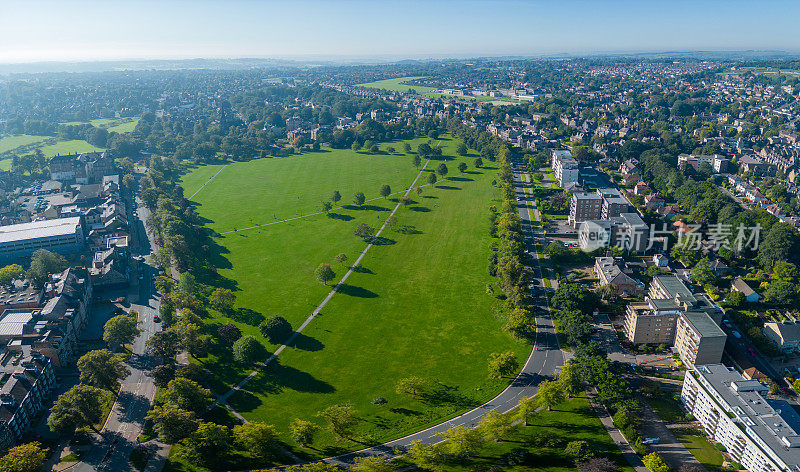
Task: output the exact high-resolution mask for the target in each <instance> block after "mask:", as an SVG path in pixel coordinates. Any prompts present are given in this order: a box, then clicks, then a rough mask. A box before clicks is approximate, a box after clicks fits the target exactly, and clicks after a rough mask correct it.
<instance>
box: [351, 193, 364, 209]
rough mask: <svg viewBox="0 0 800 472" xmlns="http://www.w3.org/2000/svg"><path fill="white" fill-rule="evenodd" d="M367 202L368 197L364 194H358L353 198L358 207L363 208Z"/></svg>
mask: <svg viewBox="0 0 800 472" xmlns="http://www.w3.org/2000/svg"><path fill="white" fill-rule="evenodd" d="M366 201H367V197H365V196H364V192H356V194H355V196H354V197H353V202H355V204H356V205H358V206H361V205H363V204H364V202H366Z"/></svg>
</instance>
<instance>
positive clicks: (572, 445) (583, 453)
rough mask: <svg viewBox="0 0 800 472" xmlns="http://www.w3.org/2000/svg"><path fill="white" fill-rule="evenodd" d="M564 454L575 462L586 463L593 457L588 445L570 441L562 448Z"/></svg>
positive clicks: (582, 442)
mask: <svg viewBox="0 0 800 472" xmlns="http://www.w3.org/2000/svg"><path fill="white" fill-rule="evenodd" d="M564 454H566V455H567V456H569V457H571V458H572V460H574V461H575V462H581V461H587V460H589V459H591V458H592V456H594V453H593V452H592V449H591V448H590V447H589V443H588V442H586V441H570V442H568V443H567V447H565V448H564Z"/></svg>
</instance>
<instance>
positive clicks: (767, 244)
mask: <svg viewBox="0 0 800 472" xmlns="http://www.w3.org/2000/svg"><path fill="white" fill-rule="evenodd" d="M798 246H800V244H798V234H797V231H796V230H795V229H794V228H792V226H791V225H790V224H789V223H775V224H774V225H772V228H770V229H769V231H768V232H767V235H766V236H765V237H764V241H762V242H761V244H760V245H759V246H758V254H757V255H756V259H757V260H758V263H759V264H761V266H762V267H763V268H764V269H766V270H770V269H772V267H773V266H774V265H775V264H776V263H777V262H778V261H796V260H797V256H798V249H800V247H798Z"/></svg>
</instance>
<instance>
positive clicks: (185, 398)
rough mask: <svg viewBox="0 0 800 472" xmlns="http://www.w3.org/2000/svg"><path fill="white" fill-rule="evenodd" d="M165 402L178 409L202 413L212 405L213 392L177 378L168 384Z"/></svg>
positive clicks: (185, 379) (190, 381) (182, 378)
mask: <svg viewBox="0 0 800 472" xmlns="http://www.w3.org/2000/svg"><path fill="white" fill-rule="evenodd" d="M163 398H164V401H166V402H169V403H173V404H174V405H176V406H177V407H178V408H180V409H182V410H187V411H193V412H195V413H200V412H202V411H204V410H205V409H206V408H207V407H208V405H210V404H211V390H209V389H207V388H203V387H201V386H200V385H199V384H198V383H197V382H195V381H193V380H189V379H187V378H185V377H177V378H175V379H173V380H171V381H170V382H169V383H168V384H167V389H166V390H165V391H164V396H163Z"/></svg>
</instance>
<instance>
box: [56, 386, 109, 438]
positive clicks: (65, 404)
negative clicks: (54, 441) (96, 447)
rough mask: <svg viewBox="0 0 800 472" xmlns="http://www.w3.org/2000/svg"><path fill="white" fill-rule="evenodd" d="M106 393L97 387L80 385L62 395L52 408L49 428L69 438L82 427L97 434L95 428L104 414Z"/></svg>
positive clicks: (97, 431)
mask: <svg viewBox="0 0 800 472" xmlns="http://www.w3.org/2000/svg"><path fill="white" fill-rule="evenodd" d="M103 399H104V393H103V391H102V390H100V389H99V388H97V387H92V386H91V385H84V384H78V385H76V386H74V387H72V388H71V389H69V390H67V391H66V392H64V393H63V394H61V395H60V396H59V397H58V399H57V400H56V401H55V402H54V403H53V406H52V407H51V408H50V416H48V417H47V426H48V427H50V429H51V430H52V431H55V432H56V433H58V434H60V435H62V436H67V435H69V434H72V433H73V432H75V429H77V428H80V427H84V426H85V427H88V428H89V429H91V430H92V431H94V432H95V433H98V434H99V433H100V431H99V430H98V429H97V427H96V426H95V425H96V424H97V423H99V422H100V419H101V417H102V414H103Z"/></svg>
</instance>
